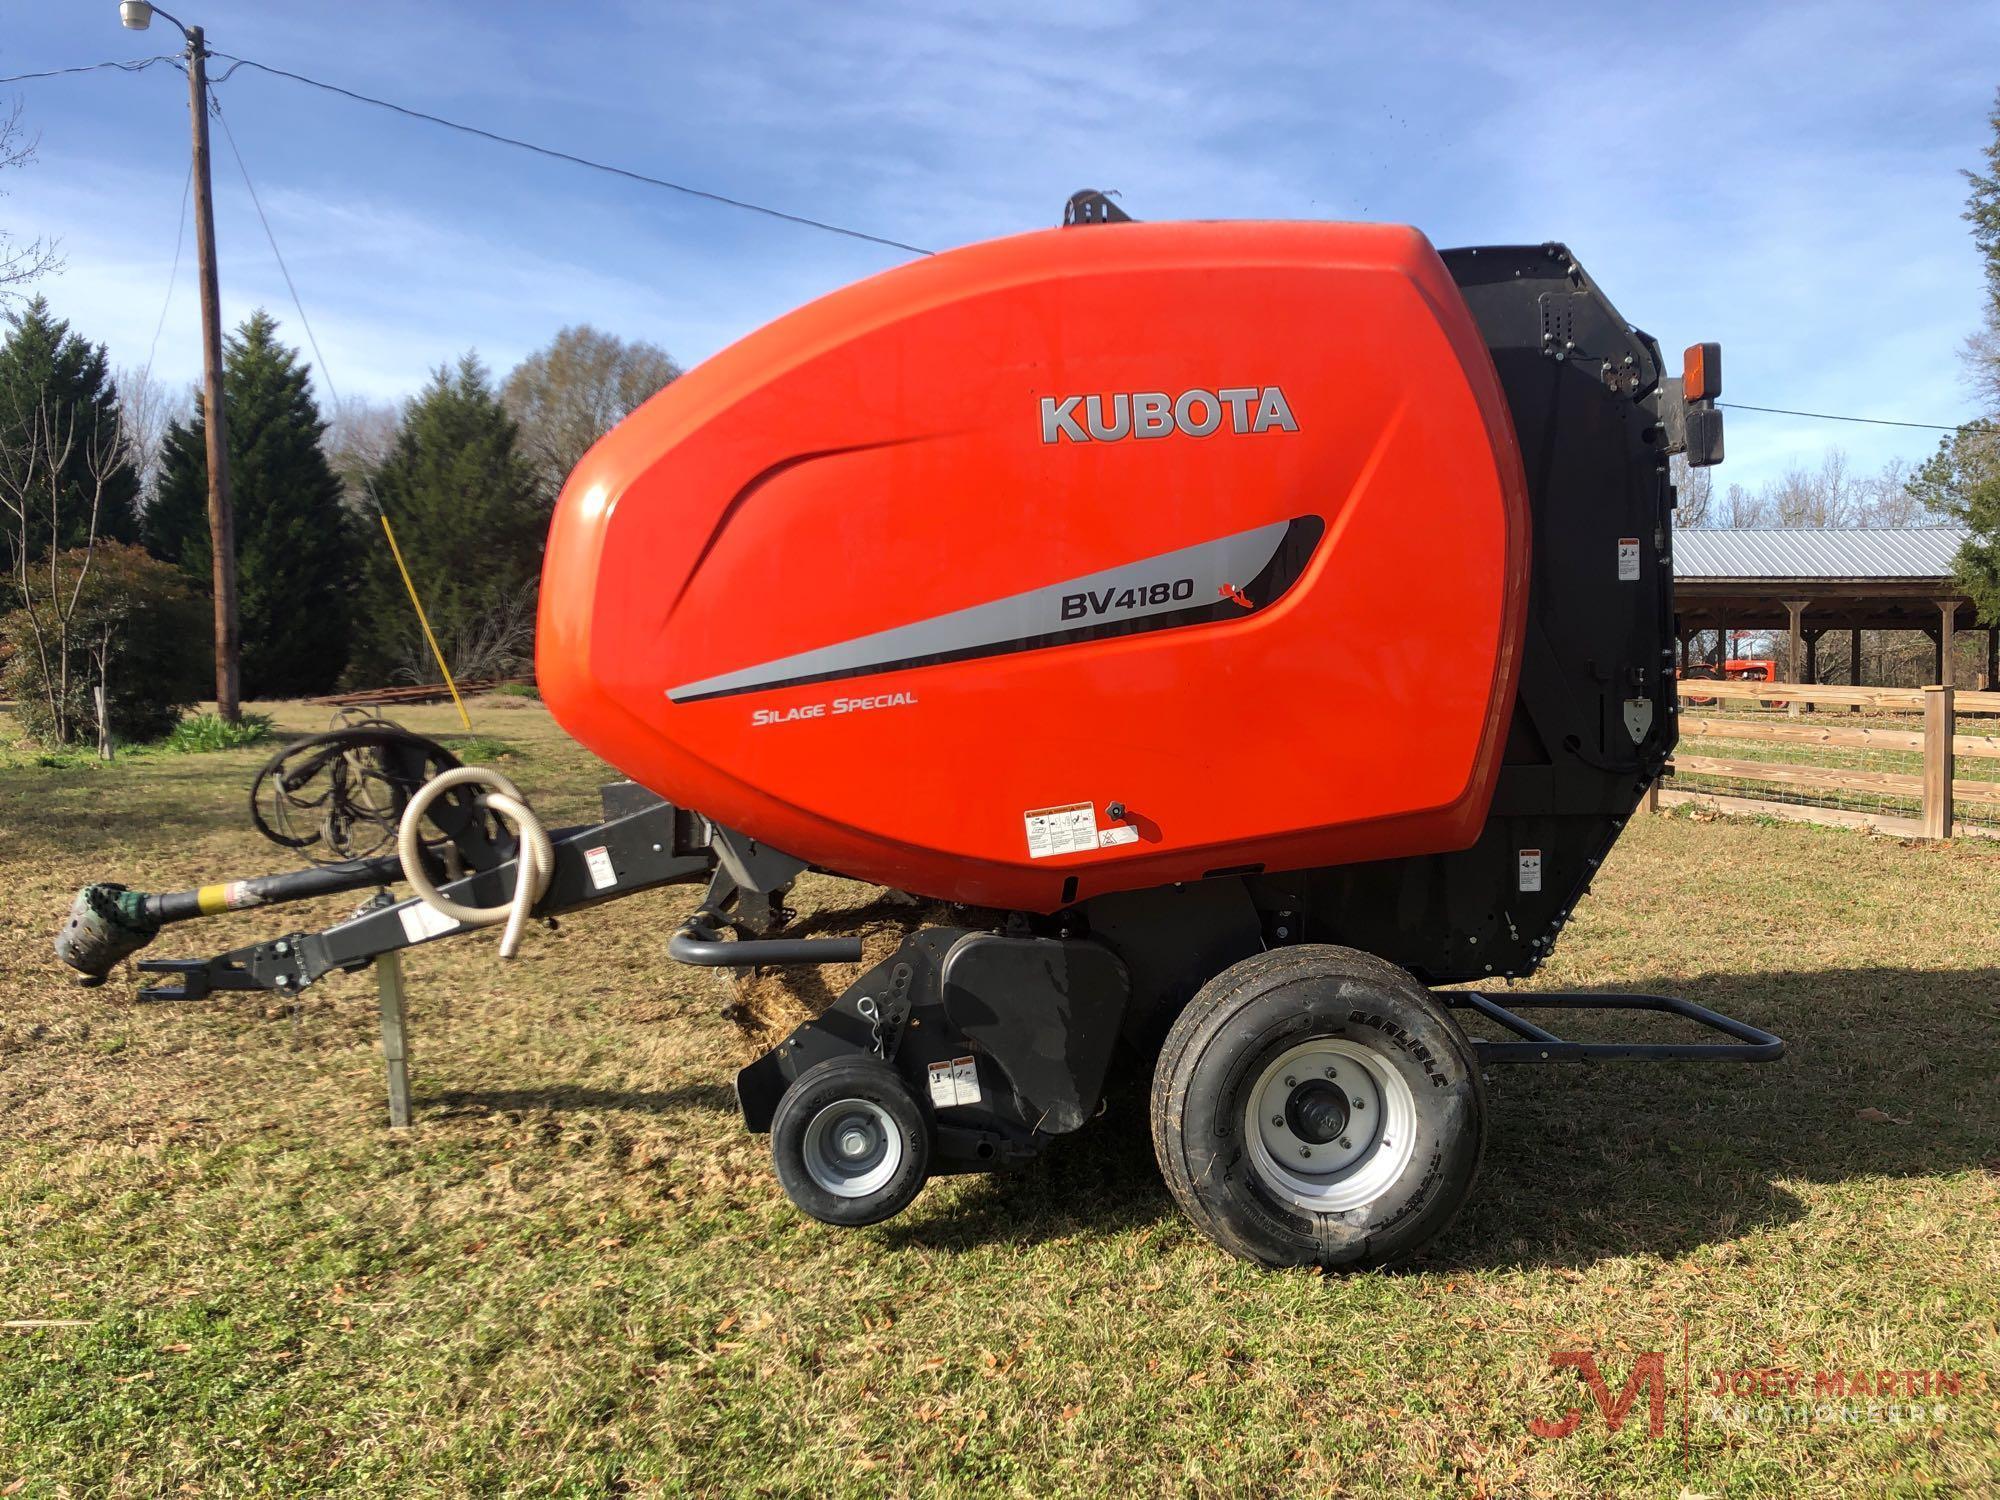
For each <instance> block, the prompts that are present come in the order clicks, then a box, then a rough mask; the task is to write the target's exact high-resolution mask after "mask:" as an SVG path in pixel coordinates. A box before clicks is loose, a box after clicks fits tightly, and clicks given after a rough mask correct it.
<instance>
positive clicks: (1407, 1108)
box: [1244, 1037, 1416, 1213]
mask: <svg viewBox="0 0 2000 1500" xmlns="http://www.w3.org/2000/svg"><path fill="white" fill-rule="evenodd" d="M1244 1127H1245V1128H1244V1136H1245V1139H1246V1141H1247V1143H1248V1145H1249V1148H1250V1164H1251V1167H1252V1168H1253V1169H1254V1171H1255V1172H1256V1175H1257V1179H1258V1181H1259V1182H1261V1183H1262V1184H1263V1186H1264V1187H1265V1188H1266V1189H1267V1190H1269V1191H1270V1192H1271V1194H1272V1195H1273V1196H1274V1197H1276V1198H1278V1199H1279V1200H1280V1201H1282V1202H1284V1203H1287V1204H1289V1205H1291V1206H1292V1207H1295V1208H1299V1209H1303V1210H1305V1211H1306V1212H1309V1213H1347V1212H1351V1211H1353V1210H1354V1209H1357V1208H1363V1207H1366V1206H1367V1205H1368V1204H1370V1203H1372V1202H1374V1201H1375V1200H1376V1199H1377V1198H1379V1197H1381V1196H1382V1195H1383V1194H1384V1193H1386V1192H1388V1191H1389V1190H1390V1189H1391V1188H1392V1187H1393V1186H1394V1185H1395V1184H1396V1182H1397V1181H1398V1179H1400V1178H1401V1176H1402V1174H1403V1169H1404V1168H1405V1167H1407V1166H1408V1165H1409V1162H1410V1158H1411V1155H1412V1153H1413V1152H1414V1150H1415V1146H1416V1101H1415V1099H1414V1098H1413V1097H1412V1096H1411V1094H1410V1086H1409V1085H1408V1084H1407V1083H1405V1082H1404V1081H1403V1078H1402V1075H1401V1074H1400V1073H1398V1072H1397V1071H1396V1069H1395V1068H1394V1066H1392V1065H1391V1064H1390V1062H1389V1061H1388V1059H1387V1058H1385V1057H1383V1056H1382V1055H1381V1054H1380V1053H1377V1052H1375V1051H1373V1050H1372V1049H1370V1048H1368V1047H1366V1046H1364V1045H1362V1044H1361V1043H1359V1042H1354V1041H1350V1040H1348V1039H1347V1038H1345V1037H1317V1038H1315V1039H1313V1040H1312V1041H1309V1042H1303V1043H1301V1044H1300V1045H1298V1046H1296V1047H1293V1048H1291V1049H1289V1050H1288V1051H1286V1052H1284V1053H1283V1054H1282V1055H1280V1056H1279V1057H1277V1058H1275V1059H1274V1060H1272V1062H1270V1063H1269V1064H1268V1065H1267V1066H1266V1067H1265V1068H1264V1069H1263V1070H1262V1072H1260V1073H1259V1074H1258V1076H1257V1081H1256V1083H1255V1084H1254V1085H1253V1086H1252V1087H1251V1089H1250V1092H1249V1096H1248V1100H1247V1103H1246V1105H1245V1118H1244Z"/></svg>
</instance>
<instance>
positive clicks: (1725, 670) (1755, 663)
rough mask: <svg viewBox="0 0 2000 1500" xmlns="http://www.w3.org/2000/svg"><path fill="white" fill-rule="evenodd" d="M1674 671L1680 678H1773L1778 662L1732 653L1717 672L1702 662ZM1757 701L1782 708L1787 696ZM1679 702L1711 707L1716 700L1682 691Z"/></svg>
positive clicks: (1699, 679) (1683, 679) (1776, 674)
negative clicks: (1738, 655) (1734, 655)
mask: <svg viewBox="0 0 2000 1500" xmlns="http://www.w3.org/2000/svg"><path fill="white" fill-rule="evenodd" d="M1674 675H1675V676H1676V677H1678V678H1679V679H1680V680H1681V681H1682V682H1776V681H1777V680H1778V664H1777V662H1775V661H1773V660H1772V659H1771V658H1770V657H1767V656H1750V657H1731V658H1729V660H1727V661H1725V662H1724V663H1723V664H1722V670H1721V671H1720V672H1717V671H1716V670H1715V668H1714V666H1713V665H1712V664H1710V663H1708V662H1703V663H1701V664H1700V665H1699V666H1693V667H1687V668H1684V669H1683V670H1681V671H1679V672H1676V673H1675V674H1674ZM1758 701H1759V702H1760V703H1762V704H1763V706H1764V707H1765V708H1783V707H1784V706H1785V701H1786V700H1784V699H1782V698H1764V699H1759V700H1758ZM1681 702H1682V703H1687V704H1693V705H1694V706H1695V707H1697V708H1711V707H1713V706H1714V704H1715V699H1713V698H1701V697H1697V696H1695V695H1694V694H1692V693H1687V692H1683V693H1682V694H1681Z"/></svg>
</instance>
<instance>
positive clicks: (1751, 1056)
mask: <svg viewBox="0 0 2000 1500" xmlns="http://www.w3.org/2000/svg"><path fill="white" fill-rule="evenodd" d="M1431 993H1432V995H1434V996H1435V997H1436V998H1437V1000H1438V1001H1439V1003H1440V1004H1442V1005H1443V1006H1444V1007H1445V1008H1446V1009H1447V1010H1469V1011H1473V1012H1474V1013H1476V1014H1478V1015H1482V1016H1484V1017H1486V1019H1487V1020H1489V1021H1492V1022H1494V1023H1495V1024H1497V1025H1500V1026H1504V1027H1506V1028H1507V1030H1509V1031H1511V1032H1513V1033H1514V1034H1515V1035H1516V1036H1518V1037H1521V1038H1523V1040H1521V1041H1516V1042H1506V1041H1489V1040H1487V1039H1486V1038H1484V1037H1474V1038H1473V1039H1472V1050H1473V1051H1474V1052H1476V1053H1478V1054H1479V1060H1480V1061H1481V1062H1482V1063H1489V1064H1491V1063H1535V1062H1746V1063H1754V1062H1776V1061H1777V1060H1778V1059H1779V1058H1780V1057H1783V1056H1784V1055H1785V1044H1784V1042H1783V1040H1781V1039H1780V1038H1778V1037H1775V1036H1773V1035H1771V1033H1770V1032H1768V1031H1761V1030H1759V1029H1758V1028H1757V1027H1755V1026H1752V1025H1751V1024H1750V1023H1749V1022H1747V1021H1739V1020H1737V1019H1736V1018H1735V1017H1734V1016H1725V1015H1723V1014H1722V1012H1720V1011H1716V1010H1710V1009H1709V1008H1708V1007H1707V1006H1706V1005H1697V1004H1695V1002H1694V1001H1692V1000H1683V999H1682V998H1681V997H1680V996H1678V995H1626V994H1615V995H1600V994H1590V993H1587V992H1583V991H1576V990H1548V991H1544V992H1541V993H1537V994H1530V995H1524V996H1522V997H1521V998H1520V999H1519V1000H1517V1001H1515V1002H1514V1005H1515V1006H1518V1007H1520V1008H1521V1009H1522V1010H1542V1009H1547V1010H1568V1011H1579V1010H1640V1011H1654V1012H1657V1013H1659V1014H1662V1015H1669V1016H1679V1017H1680V1018H1681V1019H1682V1020H1686V1021H1692V1022H1694V1023H1695V1024H1696V1025H1697V1026H1701V1027H1704V1028H1706V1029H1707V1030H1709V1031H1717V1032H1720V1033H1721V1034H1722V1035H1724V1036H1726V1037H1731V1038H1734V1040H1732V1041H1727V1042H1569V1041H1564V1040H1563V1039H1562V1038H1561V1037H1559V1036H1557V1035H1555V1033H1553V1032H1551V1031H1545V1030H1543V1029H1542V1028H1541V1027H1540V1026H1537V1025H1536V1024H1535V1023H1534V1022H1533V1021H1530V1020H1528V1019H1527V1018H1526V1017H1525V1016H1519V1015H1516V1014H1515V1013H1514V1006H1507V1005H1502V1004H1501V1003H1500V1002H1499V1001H1498V1000H1495V999H1494V998H1493V997H1492V996H1491V995H1487V994H1483V993H1481V992H1480V991H1478V990H1433V991H1431Z"/></svg>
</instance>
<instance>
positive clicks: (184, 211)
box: [145, 161, 194, 378]
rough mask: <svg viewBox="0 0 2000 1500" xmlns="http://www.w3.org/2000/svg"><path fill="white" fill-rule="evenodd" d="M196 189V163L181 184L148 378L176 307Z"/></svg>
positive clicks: (190, 165)
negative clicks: (169, 311)
mask: <svg viewBox="0 0 2000 1500" xmlns="http://www.w3.org/2000/svg"><path fill="white" fill-rule="evenodd" d="M193 187H194V162H193V161H189V162H188V169H187V178H186V180H185V181H184V182H182V183H181V216H180V218H179V219H178V220H176V221H175V225H174V263H173V266H172V268H171V269H170V270H169V271H168V272H167V295H166V296H165V297H163V298H161V300H160V319H159V321H158V322H157V323H155V324H154V325H153V342H152V343H150V344H148V345H147V346H146V376H145V378H150V377H151V376H152V373H153V356H155V355H156V354H158V353H159V352H160V332H161V330H162V329H164V328H165V327H166V326H167V309H168V308H170V307H172V306H173V305H174V283H175V282H176V281H177V280H179V279H180V274H181V245H182V243H183V242H184V241H185V240H186V239H187V218H188V193H189V191H190V190H191V189H192V188H193Z"/></svg>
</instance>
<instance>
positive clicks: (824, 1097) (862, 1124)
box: [771, 1057, 931, 1227]
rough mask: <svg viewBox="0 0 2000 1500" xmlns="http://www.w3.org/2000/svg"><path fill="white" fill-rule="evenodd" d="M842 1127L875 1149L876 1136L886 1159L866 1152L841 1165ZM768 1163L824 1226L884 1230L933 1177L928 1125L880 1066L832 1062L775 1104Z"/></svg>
mask: <svg viewBox="0 0 2000 1500" xmlns="http://www.w3.org/2000/svg"><path fill="white" fill-rule="evenodd" d="M843 1106H851V1107H849V1108H846V1109H845V1110H843ZM843 1127H849V1128H850V1129H851V1134H852V1137H853V1138H855V1139H863V1138H865V1139H866V1140H867V1141H868V1142H869V1143H870V1144H871V1145H872V1144H873V1142H874V1140H875V1137H876V1134H877V1133H879V1136H880V1144H881V1147H882V1152H881V1155H880V1156H876V1155H874V1154H872V1152H871V1151H869V1150H861V1151H857V1152H856V1153H855V1154H854V1155H853V1156H852V1157H851V1158H848V1157H843V1156H842V1155H841V1154H840V1151H839V1149H838V1146H837V1144H836V1143H835V1141H834V1139H833V1137H834V1136H835V1133H836V1132H838V1131H840V1130H841V1129H842V1128H843ZM771 1160H772V1162H773V1163H774V1164H775V1165H776V1167H777V1169H778V1183H779V1185H780V1186H782V1187H783V1188H784V1190H785V1196H786V1197H787V1198H790V1199H791V1200H792V1202H793V1203H795V1204H797V1205H798V1207H799V1208H800V1209H801V1210H802V1211H804V1212H805V1213H807V1214H810V1215H811V1216H812V1217H813V1218H815V1219H818V1220H819V1221H820V1222H821V1223H822V1224H840V1225H845V1226H848V1227H854V1226H858V1225H862V1224H879V1223H880V1222H881V1221H882V1220H884V1219H887V1218H891V1217H893V1216H894V1215H896V1214H899V1213H901V1212H902V1211H903V1210H904V1209H905V1208H908V1207H909V1206H910V1202H911V1200H912V1199H914V1198H915V1197H916V1196H917V1194H918V1193H919V1192H920V1191H922V1189H923V1185H924V1181H925V1179H926V1178H927V1177H928V1176H929V1175H930V1164H931V1131H930V1123H929V1122H928V1121H927V1120H926V1119H925V1118H924V1111H923V1107H922V1106H921V1105H919V1104H918V1103H917V1100H916V1097H915V1096H914V1095H913V1094H911V1092H910V1090H909V1088H908V1086H907V1085H906V1084H905V1083H904V1082H903V1080H902V1078H901V1077H900V1076H899V1075H898V1074H897V1072H896V1070H895V1069H894V1068H892V1067H890V1066H889V1065H888V1064H887V1063H885V1062H883V1061H882V1060H881V1059H879V1058H875V1057H830V1058H828V1059H826V1061H824V1062H818V1063H814V1064H813V1065H812V1066H811V1067H810V1068H807V1069H806V1070H805V1072H803V1073H801V1074H800V1075H799V1076H798V1078H797V1079H796V1080H794V1081H793V1083H792V1086H791V1087H790V1088H788V1089H786V1090H785V1092H784V1095H783V1097H781V1098H780V1099H779V1100H778V1108H777V1112H776V1114H775V1115H773V1117H772V1119H771ZM877 1178H879V1179H880V1180H879V1181H876V1180H874V1179H877ZM843 1183H844V1186H842V1185H841V1184H843Z"/></svg>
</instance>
